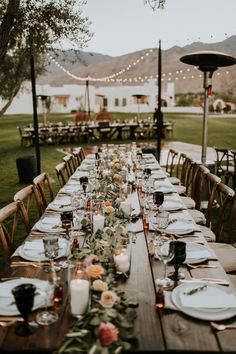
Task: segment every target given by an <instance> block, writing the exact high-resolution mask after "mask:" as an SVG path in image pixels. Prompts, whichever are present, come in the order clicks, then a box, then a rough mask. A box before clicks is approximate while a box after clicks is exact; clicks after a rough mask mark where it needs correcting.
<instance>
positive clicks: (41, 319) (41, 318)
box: [36, 282, 58, 326]
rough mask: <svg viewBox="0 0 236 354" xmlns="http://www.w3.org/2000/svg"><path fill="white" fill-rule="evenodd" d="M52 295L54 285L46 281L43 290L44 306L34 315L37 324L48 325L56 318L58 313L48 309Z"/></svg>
mask: <svg viewBox="0 0 236 354" xmlns="http://www.w3.org/2000/svg"><path fill="white" fill-rule="evenodd" d="M53 295H54V285H53V284H52V283H50V282H48V284H47V287H46V288H45V291H44V299H45V308H44V310H42V311H39V312H38V313H37V315H36V321H37V323H38V324H40V325H42V326H48V325H50V324H52V323H54V322H56V321H57V320H58V314H57V313H56V312H55V311H53V310H49V309H48V307H49V305H50V304H51V302H52V298H53Z"/></svg>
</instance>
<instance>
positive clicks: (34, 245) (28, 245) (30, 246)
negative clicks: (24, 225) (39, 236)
mask: <svg viewBox="0 0 236 354" xmlns="http://www.w3.org/2000/svg"><path fill="white" fill-rule="evenodd" d="M23 248H24V250H25V251H31V250H32V251H34V250H36V251H38V252H44V247H43V240H35V241H26V242H25V243H24V245H23Z"/></svg>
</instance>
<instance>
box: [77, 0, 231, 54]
mask: <svg viewBox="0 0 236 354" xmlns="http://www.w3.org/2000/svg"><path fill="white" fill-rule="evenodd" d="M82 9H83V14H84V15H86V16H88V17H89V19H90V21H91V22H92V24H91V26H90V30H91V31H92V32H94V36H93V38H92V39H91V40H90V42H89V43H88V44H87V47H86V48H84V50H85V51H86V52H96V53H101V54H107V55H111V56H120V55H124V54H129V53H132V52H135V51H139V50H143V49H148V48H156V47H158V43H159V40H161V47H162V49H168V48H171V47H173V46H175V45H178V46H180V47H182V46H185V45H187V44H190V43H193V42H196V41H201V42H204V43H215V42H220V41H222V40H224V39H226V38H227V37H230V36H232V35H234V34H236V20H235V16H236V0H166V5H165V9H164V10H160V9H159V10H157V11H156V12H153V10H152V9H151V8H150V7H149V6H148V5H144V0H87V4H86V5H83V8H82Z"/></svg>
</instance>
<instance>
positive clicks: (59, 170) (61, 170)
mask: <svg viewBox="0 0 236 354" xmlns="http://www.w3.org/2000/svg"><path fill="white" fill-rule="evenodd" d="M55 170H56V174H57V178H58V181H59V184H60V186H61V187H63V186H64V185H65V184H66V182H67V181H68V180H69V178H70V175H69V174H68V171H67V168H66V163H65V162H64V161H63V162H60V163H59V164H57V165H56V166H55Z"/></svg>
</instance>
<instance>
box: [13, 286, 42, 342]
mask: <svg viewBox="0 0 236 354" xmlns="http://www.w3.org/2000/svg"><path fill="white" fill-rule="evenodd" d="M35 290H36V287H35V285H33V284H20V285H17V286H16V287H14V288H13V289H12V294H13V296H14V298H15V302H16V307H17V309H18V310H19V312H20V314H21V315H22V317H23V319H24V322H22V323H19V324H18V325H17V327H16V330H15V331H16V334H18V335H19V336H28V335H30V334H33V333H35V332H36V331H37V328H38V325H37V324H36V323H35V322H29V321H28V316H29V314H30V312H31V310H32V308H33V305H34V296H35Z"/></svg>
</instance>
